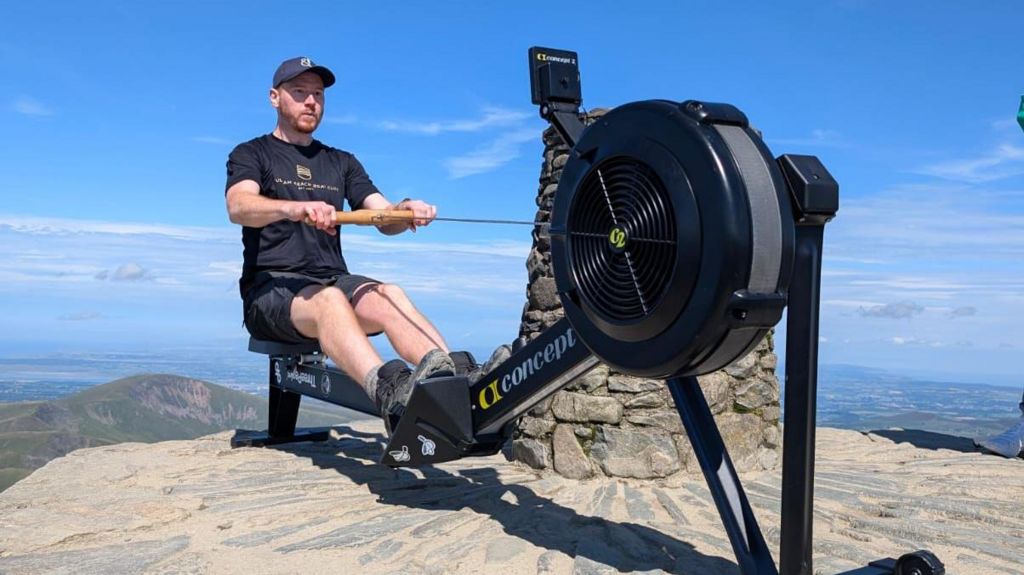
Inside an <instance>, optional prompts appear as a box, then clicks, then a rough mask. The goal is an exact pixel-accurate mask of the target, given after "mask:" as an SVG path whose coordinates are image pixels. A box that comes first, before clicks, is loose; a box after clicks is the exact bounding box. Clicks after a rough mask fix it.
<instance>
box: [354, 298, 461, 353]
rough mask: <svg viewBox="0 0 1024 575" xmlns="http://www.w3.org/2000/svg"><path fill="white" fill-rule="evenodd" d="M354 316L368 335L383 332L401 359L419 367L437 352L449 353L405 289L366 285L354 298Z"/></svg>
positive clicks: (437, 333)
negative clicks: (430, 354)
mask: <svg viewBox="0 0 1024 575" xmlns="http://www.w3.org/2000/svg"><path fill="white" fill-rule="evenodd" d="M352 300H353V308H354V310H355V316H356V318H358V320H359V324H360V326H361V327H362V329H363V331H365V332H366V333H377V332H384V334H385V335H387V337H388V340H389V341H390V342H391V346H392V347H394V348H395V351H396V352H397V353H398V355H399V356H401V357H402V359H404V360H406V361H408V362H409V363H411V364H412V365H418V364H419V363H420V362H421V361H422V360H423V357H424V356H425V355H426V354H427V353H428V352H430V351H431V350H434V349H440V350H441V351H442V352H444V353H446V354H447V353H448V351H449V349H448V344H447V343H445V341H444V338H443V337H441V334H440V333H439V332H438V331H437V328H435V327H434V325H433V324H431V323H430V320H428V319H427V318H426V317H424V316H423V314H421V313H420V311H419V310H418V309H416V306H414V305H413V303H412V301H410V300H409V297H408V296H407V295H405V291H404V290H402V288H400V287H398V286H397V285H394V284H382V283H366V284H362V285H360V286H359V287H357V288H356V289H355V290H354V292H353V296H352Z"/></svg>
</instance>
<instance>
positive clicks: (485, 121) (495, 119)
mask: <svg viewBox="0 0 1024 575" xmlns="http://www.w3.org/2000/svg"><path fill="white" fill-rule="evenodd" d="M532 115H533V114H531V113H529V112H524V111H520V110H509V109H506V108H499V107H486V108H484V109H483V115H482V116H481V117H479V118H472V119H461V120H435V121H426V122H424V121H408V120H385V121H383V122H380V123H379V124H378V127H379V128H380V129H382V130H387V131H389V132H408V133H413V134H423V135H428V136H436V135H438V134H441V133H444V132H479V131H480V130H483V129H485V128H491V127H499V126H513V125H517V124H519V123H521V122H522V121H523V120H525V119H526V118H529V117H531V116H532Z"/></svg>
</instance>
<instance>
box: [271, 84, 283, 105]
mask: <svg viewBox="0 0 1024 575" xmlns="http://www.w3.org/2000/svg"><path fill="white" fill-rule="evenodd" d="M270 105H271V106H273V107H275V108H279V107H281V93H280V92H278V91H277V88H271V89H270Z"/></svg>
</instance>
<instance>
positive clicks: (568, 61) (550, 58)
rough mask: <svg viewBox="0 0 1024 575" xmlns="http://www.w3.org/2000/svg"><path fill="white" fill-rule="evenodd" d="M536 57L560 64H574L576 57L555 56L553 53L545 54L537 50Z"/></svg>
mask: <svg viewBox="0 0 1024 575" xmlns="http://www.w3.org/2000/svg"><path fill="white" fill-rule="evenodd" d="M537 59H538V60H540V61H541V62H558V63H560V64H572V65H573V66H575V65H576V58H566V57H564V56H555V55H553V54H545V53H544V52H537Z"/></svg>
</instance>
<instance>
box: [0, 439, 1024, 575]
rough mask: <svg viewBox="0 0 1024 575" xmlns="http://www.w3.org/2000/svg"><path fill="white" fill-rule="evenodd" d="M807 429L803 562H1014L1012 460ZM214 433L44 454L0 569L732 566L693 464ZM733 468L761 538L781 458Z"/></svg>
mask: <svg viewBox="0 0 1024 575" xmlns="http://www.w3.org/2000/svg"><path fill="white" fill-rule="evenodd" d="M818 433H819V436H818V439H819V441H818V454H819V458H818V461H817V465H816V469H817V484H816V485H817V491H816V494H817V499H816V503H817V506H816V509H815V525H814V529H815V549H814V552H815V566H816V572H819V573H839V572H843V571H848V570H852V569H855V568H857V567H860V566H863V565H864V564H866V563H867V562H868V561H871V560H874V559H879V558H882V557H886V556H897V555H899V554H900V553H903V552H906V551H910V550H913V549H919V548H927V549H930V550H932V551H933V552H935V553H936V554H937V555H938V556H939V557H940V558H941V559H942V560H943V562H945V564H946V565H947V568H948V572H949V573H951V574H967V575H976V574H977V575H985V574H988V573H998V574H1021V573H1024V567H1022V560H1021V557H1022V550H1024V543H1022V542H1024V460H1021V459H1017V460H1007V459H1003V458H1000V457H996V456H992V455H983V454H981V453H977V452H974V451H973V450H972V449H970V448H969V447H965V444H964V442H963V440H962V438H949V441H948V442H942V441H938V442H936V438H935V434H927V439H928V441H924V440H923V438H924V437H925V436H924V435H922V434H920V433H915V432H912V431H899V430H890V431H886V432H884V434H879V435H875V434H862V433H857V432H853V431H844V430H835V429H819V430H818ZM882 435H884V437H883V436H882ZM230 437H231V433H221V434H217V435H213V436H209V437H205V438H202V439H199V440H195V441H172V442H164V443H157V444H121V445H115V446H109V447H99V448H91V449H83V450H79V451H76V452H73V453H71V454H69V455H68V456H66V457H62V458H60V459H56V460H54V461H51V462H50V463H49V464H47V465H46V466H45V467H43V468H41V469H39V470H37V471H36V472H35V473H33V474H32V475H31V476H29V477H28V478H26V479H24V480H22V481H20V482H19V483H17V484H15V485H14V486H13V487H11V488H10V489H8V490H7V491H5V492H3V493H0V573H11V574H15V573H17V574H32V573H48V574H49V573H104V574H106V573H124V574H129V573H195V574H205V573H211V574H213V573H217V574H219V573H225V574H241V575H253V574H259V573H297V572H301V573H305V574H315V573H366V574H371V575H372V574H391V573H396V574H397V573H401V574H403V575H405V574H420V573H422V574H442V573H457V574H462V573H466V574H470V573H487V574H488V575H516V574H530V575H533V574H542V575H549V574H561V573H572V574H578V575H597V574H605V573H608V574H611V573H676V574H707V573H726V574H735V573H738V572H739V570H738V568H737V567H736V564H735V561H734V560H733V557H732V552H731V550H730V548H729V544H728V539H727V537H726V534H725V532H724V529H722V527H721V525H720V523H719V520H718V516H717V513H716V511H715V509H714V507H713V504H712V503H711V498H710V495H709V493H708V491H707V488H706V486H705V485H704V483H703V480H702V478H700V477H694V476H685V475H677V476H673V477H671V478H669V479H668V480H664V481H660V482H641V481H625V480H613V479H593V480H587V481H573V480H569V479H565V478H562V477H558V476H554V475H550V474H549V475H543V474H538V473H537V472H535V471H533V470H532V469H529V468H527V467H524V466H523V465H521V464H517V463H512V462H508V461H506V460H505V459H504V458H502V457H501V456H500V455H499V456H493V457H487V458H477V459H467V460H463V461H459V462H453V463H449V464H444V465H439V466H437V467H433V468H425V469H419V470H392V469H389V468H387V467H383V466H380V465H377V464H376V463H374V462H375V461H376V459H377V457H378V454H379V453H380V451H381V449H382V448H383V435H382V432H381V429H380V424H379V422H375V421H359V422H355V423H353V424H352V425H351V426H348V427H339V428H337V429H335V431H334V433H333V437H332V439H331V440H330V441H328V442H326V443H321V444H297V445H293V446H282V447H279V448H276V449H260V448H242V449H231V448H230V447H229V440H230ZM915 443H916V444H920V445H922V446H924V447H916V446H915ZM743 480H744V486H745V488H746V489H747V492H748V496H749V497H750V500H751V504H752V505H753V506H754V508H755V511H756V513H757V516H758V519H759V522H760V524H761V526H762V529H763V530H764V532H765V537H766V539H767V540H768V542H769V544H770V546H771V547H772V548H773V549H777V548H778V537H779V521H780V519H779V515H778V507H779V484H780V474H779V472H778V471H775V472H759V473H747V474H744V475H743Z"/></svg>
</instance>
